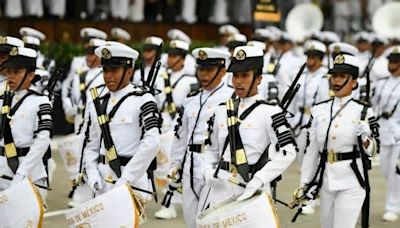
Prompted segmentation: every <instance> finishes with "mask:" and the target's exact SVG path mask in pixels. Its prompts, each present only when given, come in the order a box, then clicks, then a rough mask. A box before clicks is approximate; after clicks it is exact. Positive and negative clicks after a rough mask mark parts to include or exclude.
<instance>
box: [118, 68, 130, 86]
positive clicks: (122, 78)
mask: <svg viewBox="0 0 400 228" xmlns="http://www.w3.org/2000/svg"><path fill="white" fill-rule="evenodd" d="M127 70H128V68H126V67H124V71H123V72H122V77H121V79H120V80H119V83H118V87H117V90H119V89H120V87H121V84H122V81H123V80H124V78H125V73H126V71H127Z"/></svg>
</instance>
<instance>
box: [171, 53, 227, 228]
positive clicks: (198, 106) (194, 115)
mask: <svg viewBox="0 0 400 228" xmlns="http://www.w3.org/2000/svg"><path fill="white" fill-rule="evenodd" d="M193 55H194V56H195V58H196V62H197V77H198V80H199V82H200V86H201V89H199V90H197V91H195V92H193V93H191V94H189V95H188V97H187V98H186V100H185V101H184V103H183V106H182V108H181V110H180V112H179V118H178V121H177V122H178V124H177V126H176V128H175V138H174V141H173V144H172V151H171V157H172V163H171V167H172V171H173V172H174V173H176V172H177V171H176V170H180V171H179V172H180V174H181V175H182V176H181V178H182V198H183V200H182V205H183V215H184V217H185V221H186V224H187V225H188V227H191V228H194V227H196V217H197V215H198V213H199V212H201V211H202V210H204V209H205V208H206V206H207V205H205V204H206V203H207V202H204V200H205V198H206V195H207V192H208V191H209V189H207V188H205V183H204V177H203V174H204V164H203V160H204V145H205V143H206V140H207V138H208V122H209V120H210V118H211V116H212V115H213V113H214V111H215V109H216V107H217V106H218V104H220V103H221V102H225V101H226V100H227V99H229V98H230V97H231V96H232V94H233V89H231V88H230V87H227V86H225V85H224V84H225V82H224V81H223V80H222V78H223V77H224V76H225V74H226V68H225V63H226V61H227V59H229V57H230V53H229V52H228V51H222V50H219V49H216V48H197V49H195V50H193Z"/></svg>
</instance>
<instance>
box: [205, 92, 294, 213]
mask: <svg viewBox="0 0 400 228" xmlns="http://www.w3.org/2000/svg"><path fill="white" fill-rule="evenodd" d="M259 99H260V97H259V96H258V95H255V96H252V97H248V98H244V99H243V98H240V103H239V110H238V115H239V116H240V115H241V114H242V113H243V111H245V110H246V109H247V108H249V107H250V106H251V105H252V104H254V103H255V102H256V101H257V100H259ZM274 125H275V126H276V129H277V130H276V131H275V130H274V128H273V127H272V126H274ZM278 132H279V134H282V133H283V135H282V137H281V138H280V139H278V138H277V133H278ZM239 133H240V135H241V139H242V141H243V146H244V150H245V152H246V156H247V161H248V164H249V165H254V164H255V163H256V162H257V161H258V160H259V158H260V156H261V155H262V154H263V152H264V150H265V149H266V148H267V146H268V145H270V144H271V145H270V146H269V149H268V151H269V152H268V153H269V158H270V159H271V161H269V162H268V163H267V164H266V165H264V167H263V168H262V169H261V170H259V171H257V172H256V173H255V174H253V176H255V177H257V178H258V179H260V180H261V181H262V183H263V185H264V187H263V189H264V190H266V191H270V186H269V184H270V182H271V181H273V180H274V179H275V178H277V177H278V176H279V175H281V174H282V173H283V171H284V170H285V169H286V168H287V167H289V165H290V164H291V163H292V161H293V160H294V158H295V157H296V146H295V141H294V138H293V136H292V134H291V133H290V128H289V125H288V124H287V122H286V120H285V117H284V116H283V114H282V109H281V108H280V107H279V106H276V105H267V104H261V105H259V106H257V107H256V108H255V109H254V110H253V111H252V112H251V113H250V114H249V115H248V116H247V118H245V119H244V120H242V121H241V124H240V126H239ZM227 136H228V129H227V110H226V105H220V106H218V107H217V110H216V111H215V119H214V123H213V128H212V133H211V134H210V143H211V145H210V146H209V147H206V152H205V161H204V163H205V164H204V165H205V173H206V176H207V173H212V174H213V173H214V172H215V169H216V167H217V164H218V162H219V160H220V157H221V153H222V150H223V146H224V142H225V139H226V137H227ZM283 141H285V142H288V143H284V142H283ZM276 145H280V146H278V147H280V148H279V150H278V151H276ZM223 160H224V161H226V162H230V161H231V152H230V147H229V145H228V146H227V148H226V151H225V154H224V156H223ZM227 175H228V176H229V175H231V174H229V173H228V171H226V170H222V169H221V170H220V172H219V175H218V176H219V178H221V177H224V176H227ZM236 178H237V179H238V180H239V181H241V182H244V181H243V179H242V177H241V176H240V175H237V176H236ZM223 179H224V178H221V180H219V183H218V184H216V183H215V184H212V183H207V184H209V185H210V187H211V193H210V196H211V197H210V202H211V206H215V205H216V204H218V203H220V202H222V201H224V200H226V199H228V198H230V197H232V196H239V195H240V194H242V193H243V191H244V188H241V187H238V186H236V185H233V184H231V183H227V182H226V181H224V180H223ZM206 181H207V179H206Z"/></svg>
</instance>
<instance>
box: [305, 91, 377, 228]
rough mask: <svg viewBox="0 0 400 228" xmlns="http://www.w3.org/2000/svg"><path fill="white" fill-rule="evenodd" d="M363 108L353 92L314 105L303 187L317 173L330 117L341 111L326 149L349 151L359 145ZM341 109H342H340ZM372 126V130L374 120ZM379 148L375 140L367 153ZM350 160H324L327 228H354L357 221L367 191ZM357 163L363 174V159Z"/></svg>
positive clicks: (323, 223)
mask: <svg viewBox="0 0 400 228" xmlns="http://www.w3.org/2000/svg"><path fill="white" fill-rule="evenodd" d="M363 107H364V106H363V105H361V104H360V103H358V102H356V101H354V100H353V99H352V96H351V95H350V96H347V97H343V98H337V97H335V98H333V99H331V100H328V101H326V102H322V103H320V104H318V105H316V106H314V107H313V109H312V112H311V113H312V116H313V121H312V125H311V128H310V130H309V131H310V132H309V134H310V144H309V146H308V147H307V152H306V154H305V156H304V160H303V164H302V170H301V185H302V186H305V185H306V184H308V183H310V182H311V181H312V179H313V177H314V175H315V172H316V170H317V167H318V164H319V159H320V153H321V152H322V151H323V148H324V143H325V137H326V135H327V129H328V125H329V123H330V119H331V116H335V114H336V113H338V114H337V115H336V117H335V118H334V119H333V120H332V123H331V127H330V131H329V135H328V143H327V151H328V152H334V153H349V152H352V151H353V148H354V146H355V145H356V146H357V147H358V141H357V133H356V128H357V126H358V124H359V122H360V117H361V111H362V109H363ZM331 109H332V113H331ZM340 109H342V110H341V111H340V112H338V111H339V110H340ZM371 118H372V119H371ZM373 118H374V115H373V112H372V110H371V109H370V108H369V109H368V112H367V116H366V120H367V121H373ZM370 126H371V129H372V128H373V127H372V125H371V122H370ZM357 150H359V149H357ZM376 151H377V143H376V141H375V140H372V141H370V145H369V146H368V148H367V150H366V151H365V152H366V153H367V154H368V155H372V154H374V153H376ZM356 153H358V152H356ZM351 162H352V160H351V159H350V160H340V161H336V162H332V163H329V162H326V163H325V171H324V173H323V182H322V187H321V189H320V199H321V226H322V227H324V228H325V227H327V228H328V227H329V228H339V227H355V225H356V223H357V218H358V215H359V213H360V210H361V206H362V204H363V201H364V198H365V190H364V189H363V188H362V187H361V185H360V183H359V181H358V180H357V178H356V175H355V173H354V171H353V170H352V168H351V167H350V163H351ZM356 163H357V166H358V170H359V171H360V173H361V175H362V176H364V175H363V168H362V162H361V159H360V158H356ZM317 181H318V180H317Z"/></svg>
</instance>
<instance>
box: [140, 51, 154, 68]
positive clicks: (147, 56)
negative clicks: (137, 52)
mask: <svg viewBox="0 0 400 228" xmlns="http://www.w3.org/2000/svg"><path fill="white" fill-rule="evenodd" d="M155 56H156V50H153V49H146V50H144V52H143V59H144V61H145V63H146V65H151V64H153V61H154V57H155Z"/></svg>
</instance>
